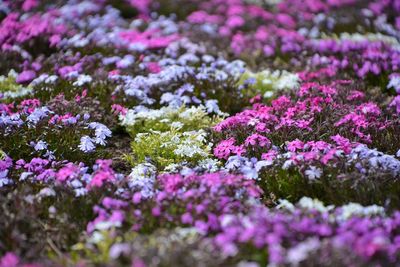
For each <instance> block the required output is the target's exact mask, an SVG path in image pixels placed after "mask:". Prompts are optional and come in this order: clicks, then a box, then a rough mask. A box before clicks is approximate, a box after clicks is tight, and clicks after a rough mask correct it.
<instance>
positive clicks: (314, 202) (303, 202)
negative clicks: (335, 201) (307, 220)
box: [298, 197, 335, 212]
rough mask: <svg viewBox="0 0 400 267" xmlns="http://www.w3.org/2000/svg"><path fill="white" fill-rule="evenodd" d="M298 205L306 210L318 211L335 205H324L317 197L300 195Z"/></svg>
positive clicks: (330, 208)
mask: <svg viewBox="0 0 400 267" xmlns="http://www.w3.org/2000/svg"><path fill="white" fill-rule="evenodd" d="M298 205H299V206H300V207H301V208H303V209H307V210H317V211H319V212H328V211H330V210H332V209H334V208H335V206H333V205H330V206H325V205H324V203H322V202H321V201H319V200H318V199H312V198H309V197H302V198H301V199H300V201H299V203H298Z"/></svg>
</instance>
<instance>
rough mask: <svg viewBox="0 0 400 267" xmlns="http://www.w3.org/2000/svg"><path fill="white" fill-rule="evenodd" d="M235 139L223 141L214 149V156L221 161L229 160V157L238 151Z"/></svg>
mask: <svg viewBox="0 0 400 267" xmlns="http://www.w3.org/2000/svg"><path fill="white" fill-rule="evenodd" d="M235 142H236V140H235V138H233V137H232V138H229V139H227V140H223V141H221V142H220V143H219V144H218V145H217V146H216V147H215V148H214V155H215V156H216V157H217V158H219V159H228V157H229V156H230V155H231V153H233V152H234V151H235V149H236V146H235Z"/></svg>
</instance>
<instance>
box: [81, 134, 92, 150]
mask: <svg viewBox="0 0 400 267" xmlns="http://www.w3.org/2000/svg"><path fill="white" fill-rule="evenodd" d="M95 148H96V147H95V145H94V144H93V139H92V138H90V137H89V136H87V135H85V136H82V137H81V143H80V145H79V149H80V150H81V151H83V152H85V153H87V152H92V151H93V150H94V149H95Z"/></svg>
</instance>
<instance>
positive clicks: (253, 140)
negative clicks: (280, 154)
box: [244, 133, 271, 147]
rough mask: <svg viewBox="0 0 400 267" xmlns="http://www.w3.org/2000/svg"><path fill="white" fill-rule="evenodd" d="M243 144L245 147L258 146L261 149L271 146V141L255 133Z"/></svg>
mask: <svg viewBox="0 0 400 267" xmlns="http://www.w3.org/2000/svg"><path fill="white" fill-rule="evenodd" d="M244 143H245V145H246V146H256V145H259V146H261V147H266V146H269V145H271V141H270V140H269V139H268V138H267V137H265V136H262V135H260V134H257V133H255V134H252V135H250V136H248V137H247V138H246V140H245V142H244Z"/></svg>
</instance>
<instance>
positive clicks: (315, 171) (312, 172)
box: [305, 166, 322, 180]
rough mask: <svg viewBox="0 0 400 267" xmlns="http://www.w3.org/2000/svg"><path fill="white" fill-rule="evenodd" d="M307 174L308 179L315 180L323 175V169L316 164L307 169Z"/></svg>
mask: <svg viewBox="0 0 400 267" xmlns="http://www.w3.org/2000/svg"><path fill="white" fill-rule="evenodd" d="M305 174H306V175H307V177H308V179H310V180H315V179H318V178H320V177H321V175H322V170H321V169H319V168H316V167H314V166H310V169H308V170H306V171H305Z"/></svg>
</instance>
